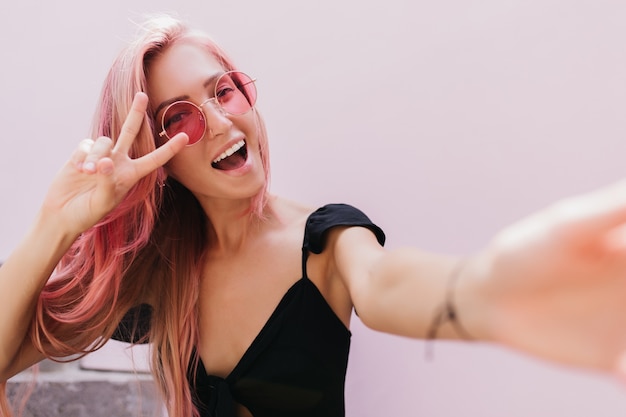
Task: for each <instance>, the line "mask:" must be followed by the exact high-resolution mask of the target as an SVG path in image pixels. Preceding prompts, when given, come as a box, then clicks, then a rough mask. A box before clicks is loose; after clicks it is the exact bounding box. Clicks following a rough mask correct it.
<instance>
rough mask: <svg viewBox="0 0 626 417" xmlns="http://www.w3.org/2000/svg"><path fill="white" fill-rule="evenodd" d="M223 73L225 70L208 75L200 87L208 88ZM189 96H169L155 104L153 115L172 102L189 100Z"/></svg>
mask: <svg viewBox="0 0 626 417" xmlns="http://www.w3.org/2000/svg"><path fill="white" fill-rule="evenodd" d="M224 73H225V71H221V72H218V73H215V74H213V75H211V76H210V77H208V78H207V79H206V80H205V81H204V82H203V83H202V87H204V88H208V87H209V86H210V85H211V84H213V83H214V82H215V81H216V80H217V79H218V78H219V77H221V76H222V75H223V74H224ZM189 98H190V97H189V96H187V95H184V96H178V97H174V98H171V99H169V100H165V101H163V102H161V104H159V105H158V106H157V108H156V109H155V110H154V116H155V117H156V115H157V114H159V112H160V111H161V110H163V108H164V107H167V106H169V105H170V104H172V103H176V102H177V101H181V100H189Z"/></svg>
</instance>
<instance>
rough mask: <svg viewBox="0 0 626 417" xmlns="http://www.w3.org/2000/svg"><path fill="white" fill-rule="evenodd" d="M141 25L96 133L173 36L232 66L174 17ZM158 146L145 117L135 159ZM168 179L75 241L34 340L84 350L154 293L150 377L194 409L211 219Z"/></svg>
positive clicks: (174, 407)
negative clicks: (192, 375)
mask: <svg viewBox="0 0 626 417" xmlns="http://www.w3.org/2000/svg"><path fill="white" fill-rule="evenodd" d="M140 29H141V34H140V36H138V38H137V39H136V41H135V42H133V43H132V44H130V45H129V46H128V47H127V48H126V49H125V50H124V51H122V53H121V54H120V55H119V56H118V58H117V59H116V60H115V62H114V63H113V66H112V67H111V70H110V71H109V73H108V76H107V78H106V80H105V82H104V86H103V89H102V94H101V99H100V104H99V108H98V109H97V111H96V115H95V118H94V124H93V132H92V136H93V137H94V138H95V137H98V136H108V137H110V138H112V139H113V140H116V138H117V137H118V135H119V133H120V129H121V126H122V123H123V121H124V119H125V117H126V115H127V114H128V112H129V110H130V107H131V103H132V100H133V97H134V95H135V93H136V92H138V91H146V89H147V87H146V86H147V82H146V78H147V74H148V71H149V68H150V64H151V62H152V60H153V59H154V58H155V57H157V56H158V55H159V54H160V53H162V52H163V51H164V50H165V49H166V48H168V47H169V46H171V45H173V44H175V43H176V42H178V41H181V40H184V41H185V42H194V43H196V44H198V45H201V46H203V47H205V48H206V50H207V51H209V52H210V53H211V54H212V55H213V56H214V57H215V58H216V59H217V60H218V62H220V63H221V64H222V66H223V67H224V70H232V69H236V68H235V66H234V64H233V62H232V61H231V60H230V59H229V58H228V57H227V55H226V54H225V53H224V51H222V50H221V49H220V48H219V46H218V45H216V44H215V42H213V41H212V40H211V39H210V38H209V37H208V36H207V35H205V34H203V33H200V32H195V31H192V30H190V29H189V28H188V27H186V26H185V25H184V24H183V23H181V22H180V21H178V20H176V19H174V18H172V17H169V16H159V17H154V18H151V19H149V20H147V21H146V22H145V23H144V24H143V25H142V26H141V28H140ZM148 94H149V91H148ZM254 112H255V115H256V120H257V125H258V132H259V142H260V148H261V157H262V160H263V167H264V170H265V174H266V186H265V188H264V189H263V190H262V191H261V192H259V194H258V195H256V196H255V197H254V198H253V199H252V201H251V206H250V211H249V215H251V216H259V217H261V216H262V213H263V210H264V207H265V204H266V201H267V189H268V185H269V158H268V149H267V135H266V130H265V126H264V124H263V121H262V119H261V117H260V116H259V115H258V113H257V112H256V110H254ZM155 146H156V145H155V135H154V129H153V118H152V115H151V114H147V115H146V121H145V123H144V124H143V126H142V127H141V130H140V132H139V135H138V136H137V138H136V140H135V141H134V143H133V146H132V149H131V150H130V153H131V157H138V156H140V155H145V154H146V153H148V152H150V151H152V150H154V149H155ZM164 180H165V174H164V172H163V170H162V169H160V170H158V171H156V172H153V173H151V174H150V175H148V176H146V177H144V178H142V179H141V180H140V181H139V182H138V183H137V184H136V185H135V186H134V187H133V188H132V189H131V190H130V192H129V193H128V195H127V196H126V198H125V199H124V200H123V202H122V203H121V204H120V205H119V206H118V207H116V208H115V209H114V210H113V211H112V212H111V213H110V214H109V215H107V216H106V217H105V218H104V219H103V220H102V221H101V222H100V223H99V224H97V225H96V226H94V227H93V228H91V229H90V230H88V231H86V232H84V233H83V234H82V235H81V236H80V237H79V238H78V240H77V241H76V242H75V243H74V245H73V246H72V247H71V249H70V250H69V251H68V253H67V254H66V255H65V256H64V257H63V259H62V260H61V262H60V263H59V265H58V266H57V269H56V270H55V273H54V275H53V277H52V278H51V279H50V281H49V282H48V284H47V285H46V287H45V288H44V290H43V291H42V293H41V296H40V298H39V300H38V302H37V307H36V313H35V317H34V318H33V322H32V325H31V330H30V338H31V340H32V341H33V343H34V344H35V346H36V347H37V348H38V349H39V350H41V351H42V352H43V353H44V354H45V355H46V356H47V357H50V358H55V359H56V360H62V358H65V357H68V356H70V355H78V356H79V357H80V356H82V355H85V354H87V353H89V352H92V351H94V350H96V349H98V348H100V347H101V346H102V345H103V344H104V343H106V341H107V340H108V339H109V338H110V337H111V336H112V335H113V333H114V332H115V330H116V328H117V326H118V323H119V322H120V320H121V319H122V318H123V316H124V315H125V313H126V312H127V311H128V310H129V309H131V308H132V307H135V306H137V305H138V304H139V303H141V302H145V301H146V298H145V297H146V296H145V294H152V295H154V296H152V297H150V300H151V301H152V302H153V305H152V307H153V313H152V318H151V325H150V331H149V333H148V335H147V338H149V341H150V343H151V344H152V349H151V351H152V358H151V364H152V372H153V375H154V379H155V382H156V384H157V386H158V388H159V390H160V391H161V393H162V395H163V399H164V401H165V405H166V407H167V410H168V413H169V415H170V416H197V415H198V411H197V410H196V408H195V406H194V404H193V400H192V398H193V394H192V390H191V387H190V384H189V382H188V378H187V376H188V372H189V370H190V369H192V370H193V369H195V368H194V367H195V366H196V365H197V363H196V362H197V359H196V358H195V355H194V347H195V346H196V345H197V342H198V308H197V300H198V291H199V290H198V289H199V281H200V276H201V271H202V269H203V264H204V262H205V253H206V249H207V247H208V246H209V245H210V243H211V242H209V241H208V238H207V236H208V233H207V230H208V228H209V227H210V226H211V225H210V224H209V223H208V219H207V218H206V216H205V214H204V212H203V211H202V209H201V207H200V205H199V203H198V202H197V200H196V199H195V197H194V196H193V195H192V194H191V193H190V192H189V191H188V190H187V189H186V188H185V187H183V186H182V185H180V184H179V183H177V182H176V181H174V180H172V179H168V180H167V183H166V186H165V187H162V186H161V184H162V182H163V181H164ZM157 295H158V296H157ZM73 358H74V359H75V358H76V356H73ZM5 395H6V394H3V395H2V396H0V408H1V409H4V410H2V411H3V412H4V413H6V414H7V415H8V413H9V411H8V409H7V406H6V403H7V402H6V397H5Z"/></svg>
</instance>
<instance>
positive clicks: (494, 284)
mask: <svg viewBox="0 0 626 417" xmlns="http://www.w3.org/2000/svg"><path fill="white" fill-rule="evenodd" d="M625 232H626V182H621V183H618V184H615V185H613V186H611V187H607V188H605V189H602V190H598V191H596V192H593V193H590V194H587V195H582V196H579V197H575V198H570V199H567V200H564V201H562V202H559V203H557V204H555V205H554V206H552V207H550V208H548V209H546V210H544V211H542V212H539V213H537V214H536V215H534V216H532V217H529V218H527V219H526V220H523V221H521V222H519V223H517V224H515V225H513V226H511V227H509V228H508V229H506V230H505V231H504V232H503V233H501V234H500V235H499V236H498V237H497V238H496V239H495V240H494V243H493V245H491V247H490V248H489V250H487V251H486V252H485V253H486V255H487V256H485V257H483V259H486V260H487V261H486V262H483V263H482V268H483V269H484V270H488V271H489V273H487V274H484V275H486V276H489V277H490V278H488V279H487V281H488V285H486V286H484V288H488V289H489V290H488V291H487V294H488V300H489V301H490V302H487V303H486V304H488V305H491V306H493V309H491V308H490V309H489V310H488V311H486V313H487V315H488V316H489V318H488V319H487V321H486V322H488V323H490V324H491V329H490V332H489V333H491V334H492V335H493V336H494V338H495V339H496V340H497V341H498V342H502V343H504V344H506V345H509V346H511V347H514V348H517V349H520V350H523V351H525V352H528V353H531V354H534V355H537V356H539V357H542V358H545V359H550V360H555V361H558V362H561V363H565V364H569V365H575V366H583V367H590V368H595V369H601V370H604V371H617V372H618V373H620V374H622V375H626V369H625V367H624V364H625V361H624V359H623V358H624V357H626V356H625V354H626V233H625ZM479 264H480V263H479Z"/></svg>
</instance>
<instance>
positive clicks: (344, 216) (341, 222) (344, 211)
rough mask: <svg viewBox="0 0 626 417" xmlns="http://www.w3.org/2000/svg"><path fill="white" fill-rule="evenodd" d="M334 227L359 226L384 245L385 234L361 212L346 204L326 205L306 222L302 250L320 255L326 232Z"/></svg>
mask: <svg viewBox="0 0 626 417" xmlns="http://www.w3.org/2000/svg"><path fill="white" fill-rule="evenodd" d="M336 226H361V227H366V228H368V229H369V230H371V231H372V233H374V235H375V236H376V239H377V240H378V243H380V244H381V246H382V245H384V244H385V233H384V232H383V231H382V229H381V228H380V227H378V226H376V225H375V224H374V223H372V221H371V220H370V219H369V217H367V216H366V215H365V214H364V213H363V212H362V211H361V210H359V209H357V208H355V207H353V206H350V205H348V204H328V205H325V206H323V207H321V208H319V209H317V210H316V211H315V212H313V213H312V214H311V215H310V216H309V219H308V220H307V224H306V229H305V235H304V244H303V249H305V250H308V251H310V252H312V253H322V251H323V250H324V246H325V244H326V235H327V232H328V231H329V230H330V229H331V228H333V227H336Z"/></svg>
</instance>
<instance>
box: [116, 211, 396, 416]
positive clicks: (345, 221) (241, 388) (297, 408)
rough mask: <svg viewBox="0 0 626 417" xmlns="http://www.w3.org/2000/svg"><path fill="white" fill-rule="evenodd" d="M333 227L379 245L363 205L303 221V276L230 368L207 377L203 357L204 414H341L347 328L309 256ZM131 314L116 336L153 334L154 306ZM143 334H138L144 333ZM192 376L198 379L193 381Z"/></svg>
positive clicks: (199, 386) (198, 385)
mask: <svg viewBox="0 0 626 417" xmlns="http://www.w3.org/2000/svg"><path fill="white" fill-rule="evenodd" d="M335 226H360V227H366V228H368V229H370V230H371V231H372V232H373V233H374V234H375V235H376V238H377V239H378V242H379V243H380V244H381V245H382V244H384V241H385V235H384V233H383V231H382V230H381V229H380V228H379V227H378V226H376V225H375V224H373V223H372V222H371V221H370V220H369V218H368V217H367V216H366V215H365V214H363V213H362V212H361V211H360V210H358V209H356V208H354V207H352V206H349V205H345V204H330V205H326V206H324V207H322V208H320V209H318V210H316V211H315V212H314V213H312V214H311V215H310V216H309V218H308V219H307V222H306V227H305V233H304V243H303V246H302V278H300V279H299V280H298V281H296V282H295V283H294V284H293V285H292V286H291V288H290V289H289V290H288V291H287V292H286V293H285V295H284V296H283V298H282V299H281V301H280V302H279V304H278V306H277V307H276V309H275V310H274V312H273V313H272V315H271V316H270V318H269V319H268V321H267V322H266V323H265V325H264V326H263V328H262V329H261V331H260V332H259V334H258V335H257V337H256V338H255V339H254V341H253V342H252V344H251V345H250V347H249V348H248V350H247V351H246V352H245V354H244V355H243V357H242V358H241V359H240V361H239V362H238V364H237V365H236V366H235V368H234V369H233V370H232V372H231V373H230V374H229V375H228V376H227V377H226V378H221V377H217V376H213V375H207V373H206V372H205V369H204V366H203V365H202V362H201V361H200V362H199V366H198V369H197V370H196V374H195V375H192V377H191V378H190V381H193V380H194V379H195V389H194V394H195V402H196V405H197V406H198V408H199V409H200V411H201V415H202V416H203V417H234V416H235V405H236V404H237V403H238V404H241V405H243V406H244V407H246V408H247V409H248V410H249V411H250V412H251V413H252V415H253V416H255V417H342V416H344V414H345V408H344V383H345V376H346V368H347V364H348V351H349V349H350V331H349V330H348V329H347V328H346V327H345V325H344V324H343V322H342V321H341V320H340V319H339V318H338V317H337V316H336V315H335V313H334V312H333V310H332V309H331V308H330V306H329V305H328V303H327V302H326V300H325V299H324V297H323V296H322V294H321V293H320V292H319V290H318V288H317V287H316V286H315V284H314V283H313V282H312V281H311V280H309V278H308V276H307V271H306V260H307V258H308V255H309V253H311V252H312V253H316V254H319V253H321V252H322V251H323V250H324V246H325V239H326V234H327V232H328V231H329V230H330V229H331V228H333V227H335ZM138 309H139V314H137V310H135V311H131V312H129V314H127V317H126V318H125V319H124V321H123V322H122V323H120V326H119V328H118V331H117V332H116V334H115V335H114V338H116V339H118V340H124V341H130V340H129V339H130V336H129V332H128V331H127V330H126V329H130V328H134V326H135V325H136V324H137V323H136V321H135V318H136V317H139V321H140V323H139V326H138V327H139V328H140V329H141V328H143V329H144V331H148V328H149V325H148V324H147V323H149V320H150V317H149V316H150V310H149V307H146V306H140V307H138ZM139 333H141V332H139ZM194 376H195V378H194Z"/></svg>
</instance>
